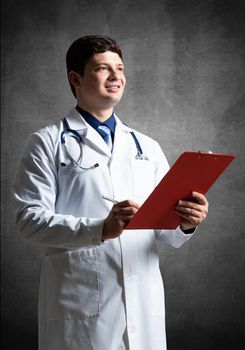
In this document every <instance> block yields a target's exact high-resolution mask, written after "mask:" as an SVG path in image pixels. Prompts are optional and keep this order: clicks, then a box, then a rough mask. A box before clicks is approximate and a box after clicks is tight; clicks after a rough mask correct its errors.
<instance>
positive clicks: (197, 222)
mask: <svg viewBox="0 0 245 350" xmlns="http://www.w3.org/2000/svg"><path fill="white" fill-rule="evenodd" d="M177 214H178V215H179V216H181V217H182V218H183V219H185V220H186V221H188V222H189V223H190V224H191V225H193V226H198V225H200V224H201V222H202V220H201V219H200V217H195V216H190V215H188V214H185V213H181V212H177Z"/></svg>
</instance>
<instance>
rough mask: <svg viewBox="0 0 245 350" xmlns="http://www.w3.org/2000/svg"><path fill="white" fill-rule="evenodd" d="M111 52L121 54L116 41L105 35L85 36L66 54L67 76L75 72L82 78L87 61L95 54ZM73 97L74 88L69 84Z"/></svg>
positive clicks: (73, 44)
mask: <svg viewBox="0 0 245 350" xmlns="http://www.w3.org/2000/svg"><path fill="white" fill-rule="evenodd" d="M106 51H112V52H115V53H117V54H118V55H119V57H120V58H121V59H123V57H122V52H121V49H120V47H119V45H118V43H117V42H116V40H114V39H112V38H110V37H109V36H106V35H86V36H83V37H81V38H79V39H77V40H75V41H74V42H73V43H72V44H71V46H70V47H69V49H68V51H67V53H66V68H67V74H68V73H69V72H70V71H72V70H73V71H75V72H77V73H79V74H81V75H82V76H83V74H84V70H85V66H86V64H87V63H88V62H89V60H90V59H91V58H92V57H93V56H94V55H95V54H97V53H103V52H106ZM70 86H71V90H72V92H73V95H74V96H75V97H76V92H75V88H74V86H73V85H72V84H71V83H70Z"/></svg>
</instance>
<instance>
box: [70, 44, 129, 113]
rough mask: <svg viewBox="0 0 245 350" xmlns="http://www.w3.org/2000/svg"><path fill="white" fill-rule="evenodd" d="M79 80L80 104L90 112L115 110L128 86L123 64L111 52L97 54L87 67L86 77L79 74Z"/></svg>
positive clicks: (78, 97) (78, 94) (78, 98)
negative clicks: (126, 85)
mask: <svg viewBox="0 0 245 350" xmlns="http://www.w3.org/2000/svg"><path fill="white" fill-rule="evenodd" d="M76 74H77V73H76ZM77 78H78V81H79V84H77V86H76V87H77V89H76V91H77V100H78V103H79V105H81V107H82V108H84V109H86V110H87V111H89V112H91V111H94V110H96V109H97V110H105V109H110V108H113V106H114V105H116V104H117V103H118V102H119V101H120V99H121V97H122V94H123V91H124V87H125V84H126V79H125V76H124V65H123V62H122V60H121V58H120V57H119V55H118V54H117V53H115V52H111V51H106V52H103V53H98V54H95V55H94V56H93V57H92V58H91V59H90V61H89V62H88V64H87V65H86V66H85V71H84V75H83V76H81V75H80V74H77Z"/></svg>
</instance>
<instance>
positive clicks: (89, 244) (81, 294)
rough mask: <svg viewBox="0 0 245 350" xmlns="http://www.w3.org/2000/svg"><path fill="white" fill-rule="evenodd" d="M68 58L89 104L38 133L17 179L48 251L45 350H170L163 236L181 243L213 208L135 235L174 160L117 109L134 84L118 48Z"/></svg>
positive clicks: (100, 39)
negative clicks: (134, 225) (136, 221)
mask: <svg viewBox="0 0 245 350" xmlns="http://www.w3.org/2000/svg"><path fill="white" fill-rule="evenodd" d="M66 62H67V73H68V78H69V82H70V85H71V88H72V91H73V94H74V96H75V97H76V100H77V106H76V108H74V109H73V110H72V111H71V112H70V113H68V115H67V116H66V117H65V118H64V120H62V121H60V122H58V123H57V124H54V125H51V126H48V127H46V128H44V129H42V130H40V131H38V132H36V133H34V134H33V135H31V136H30V138H29V141H28V143H27V146H26V149H25V151H24V155H23V158H22V160H21V162H20V165H19V167H18V170H17V176H16V183H15V198H16V222H17V225H18V227H19V229H20V231H21V233H22V235H23V236H24V237H25V238H27V239H29V240H30V241H32V242H34V243H36V244H39V245H41V246H44V247H45V248H46V257H45V259H44V262H43V266H42V272H41V281H40V295H39V349H40V350H78V349H79V350H88V349H99V350H119V349H130V350H149V349H155V350H160V349H161V350H164V349H166V337H165V315H164V290H163V284H162V279H161V274H160V270H159V261H158V254H157V248H156V240H158V241H162V242H166V243H168V244H171V245H173V246H175V247H180V246H181V245H182V244H183V243H184V242H186V241H187V240H188V239H189V238H190V237H191V233H193V232H194V229H195V227H196V226H198V225H199V224H200V223H201V222H202V221H203V220H204V219H205V217H206V215H207V212H208V202H207V200H206V198H205V197H204V196H203V195H202V194H199V193H193V198H192V199H191V200H190V201H188V202H187V201H183V200H181V198H180V201H179V203H178V205H177V207H176V211H177V213H178V214H179V215H180V216H181V217H182V222H181V225H180V227H178V228H177V229H176V230H141V231H140V230H135V231H134V230H126V229H125V227H126V225H127V223H128V222H129V221H130V220H131V219H132V217H133V216H134V215H135V214H136V212H137V211H138V209H139V207H140V205H141V204H142V203H143V202H144V200H145V199H146V198H147V196H148V195H149V194H150V193H151V192H152V190H153V189H154V187H155V186H156V185H157V184H158V182H159V181H160V179H161V178H162V177H163V176H164V174H165V173H166V172H167V171H168V169H169V166H168V163H167V161H166V158H165V156H164V154H163V152H162V151H161V149H160V146H159V145H158V143H157V142H155V141H153V140H152V139H151V138H149V137H147V136H145V135H143V134H141V133H139V132H136V131H134V130H132V129H131V128H130V127H128V126H126V125H124V124H123V123H122V122H121V121H120V120H119V119H118V118H117V117H116V116H115V114H114V112H113V107H114V106H115V105H116V104H117V103H118V102H119V101H120V99H121V97H122V94H123V91H124V87H125V84H126V79H125V76H124V64H123V59H122V53H121V50H120V48H119V46H118V44H117V42H116V41H114V40H113V39H111V38H109V37H106V36H86V37H82V38H80V39H78V40H76V41H75V42H74V43H73V44H72V45H71V46H70V48H69V50H68V52H67V57H66ZM139 149H140V150H142V151H143V154H144V156H142V154H140V156H139ZM108 197H109V198H112V199H114V200H115V203H114V204H112V202H111V201H108V200H107V199H106V198H108ZM159 205H160V203H159Z"/></svg>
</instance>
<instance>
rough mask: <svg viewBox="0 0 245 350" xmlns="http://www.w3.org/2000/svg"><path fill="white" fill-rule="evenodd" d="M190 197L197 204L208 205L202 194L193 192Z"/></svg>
mask: <svg viewBox="0 0 245 350" xmlns="http://www.w3.org/2000/svg"><path fill="white" fill-rule="evenodd" d="M192 197H193V198H195V200H197V202H198V203H199V204H202V205H208V201H207V199H206V197H205V196H204V195H203V194H202V193H199V192H195V191H193V192H192Z"/></svg>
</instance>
